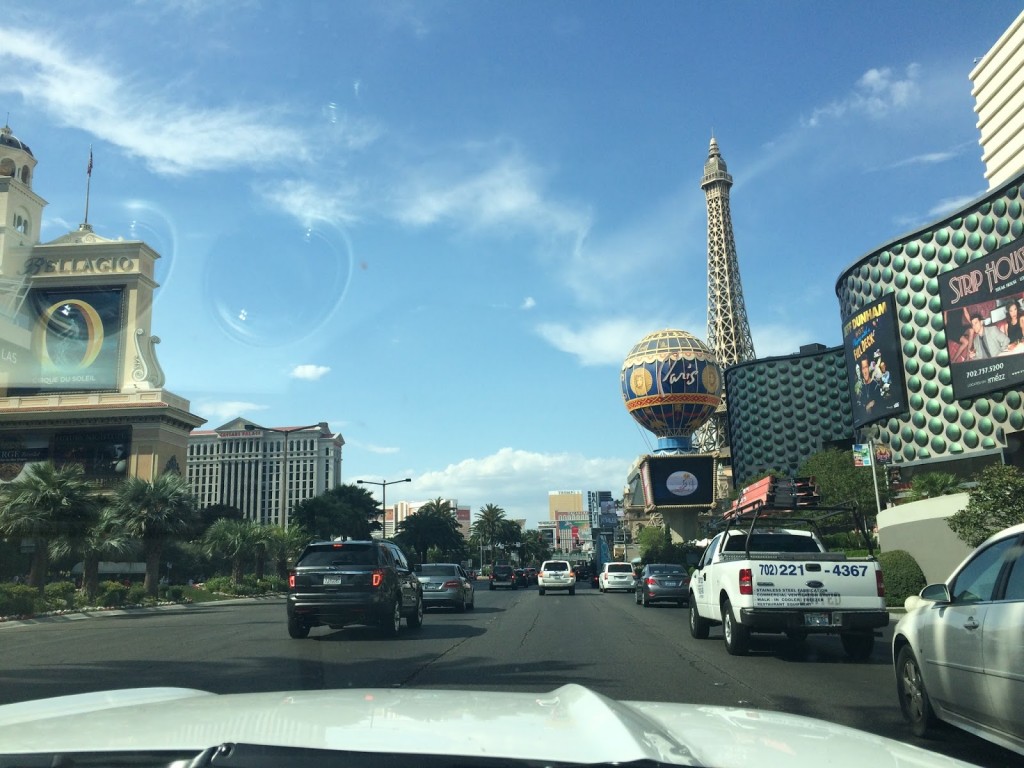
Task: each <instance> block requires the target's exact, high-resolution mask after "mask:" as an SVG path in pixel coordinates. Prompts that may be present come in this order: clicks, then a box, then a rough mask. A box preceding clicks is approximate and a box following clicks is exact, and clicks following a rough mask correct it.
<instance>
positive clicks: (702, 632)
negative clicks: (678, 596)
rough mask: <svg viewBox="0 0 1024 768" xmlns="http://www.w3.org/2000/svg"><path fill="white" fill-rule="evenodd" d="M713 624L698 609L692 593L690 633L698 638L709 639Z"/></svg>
mask: <svg viewBox="0 0 1024 768" xmlns="http://www.w3.org/2000/svg"><path fill="white" fill-rule="evenodd" d="M710 631H711V625H710V624H708V622H707V620H706V619H704V618H703V617H702V616H701V615H700V612H699V611H698V610H697V601H696V600H694V598H693V595H692V594H691V595H690V634H691V635H693V637H695V638H697V639H698V640H707V638H708V634H709V633H710Z"/></svg>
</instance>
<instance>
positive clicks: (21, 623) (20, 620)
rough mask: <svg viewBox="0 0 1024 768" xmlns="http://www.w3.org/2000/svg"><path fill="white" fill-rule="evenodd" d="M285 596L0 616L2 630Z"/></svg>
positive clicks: (249, 601) (274, 597)
mask: <svg viewBox="0 0 1024 768" xmlns="http://www.w3.org/2000/svg"><path fill="white" fill-rule="evenodd" d="M283 597H284V595H281V594H274V595H261V596H259V597H237V598H231V599H228V600H208V601H204V602H201V603H196V602H187V603H158V604H157V605H122V606H117V607H115V608H88V609H83V610H67V611H54V612H52V613H41V614H37V615H35V616H27V617H19V616H10V617H8V616H0V630H3V629H5V628H7V627H26V626H31V625H33V624H50V623H53V622H65V621H83V620H86V619H102V618H106V617H108V616H125V615H127V614H130V613H137V612H139V611H149V612H156V611H169V610H174V609H181V608H202V607H204V606H216V605H238V604H239V603H257V602H262V601H264V600H277V599H281V598H283Z"/></svg>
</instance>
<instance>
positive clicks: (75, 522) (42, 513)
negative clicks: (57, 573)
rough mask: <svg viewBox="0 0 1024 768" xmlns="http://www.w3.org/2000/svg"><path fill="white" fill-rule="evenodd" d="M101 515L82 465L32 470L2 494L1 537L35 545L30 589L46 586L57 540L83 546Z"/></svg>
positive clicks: (41, 466)
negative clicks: (51, 553)
mask: <svg viewBox="0 0 1024 768" xmlns="http://www.w3.org/2000/svg"><path fill="white" fill-rule="evenodd" d="M98 514H99V502H98V500H97V498H96V497H95V496H94V495H93V491H92V488H91V486H90V485H89V483H88V482H87V481H86V479H85V471H84V470H83V469H82V467H81V465H79V464H65V465H64V466H62V467H60V468H58V467H56V466H55V465H54V464H53V462H49V461H48V462H45V463H41V464H32V465H30V466H29V467H28V469H26V470H25V474H24V477H23V478H22V479H20V480H14V481H13V482H11V483H8V484H7V485H5V486H3V487H2V489H0V535H4V536H12V537H21V538H24V539H30V540H31V541H32V543H33V546H34V550H33V553H32V564H31V566H30V567H29V576H28V583H29V584H30V585H31V586H33V587H36V589H38V590H39V592H40V593H42V591H43V587H44V586H45V585H46V572H47V569H48V568H49V563H50V559H49V547H50V544H51V542H53V541H54V540H55V539H57V538H58V537H61V536H63V537H67V538H68V539H70V540H72V541H79V540H81V539H82V538H83V537H84V536H85V534H86V532H87V531H88V530H89V528H90V527H91V526H92V524H93V523H94V522H95V521H96V518H97V516H98Z"/></svg>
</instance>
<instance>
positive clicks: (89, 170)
mask: <svg viewBox="0 0 1024 768" xmlns="http://www.w3.org/2000/svg"><path fill="white" fill-rule="evenodd" d="M85 175H86V176H92V147H89V167H88V168H86V169H85Z"/></svg>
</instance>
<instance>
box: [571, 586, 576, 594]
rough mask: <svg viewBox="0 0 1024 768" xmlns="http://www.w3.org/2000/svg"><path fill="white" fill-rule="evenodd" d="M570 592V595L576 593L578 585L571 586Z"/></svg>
mask: <svg viewBox="0 0 1024 768" xmlns="http://www.w3.org/2000/svg"><path fill="white" fill-rule="evenodd" d="M569 594H570V595H575V594H576V587H569Z"/></svg>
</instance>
